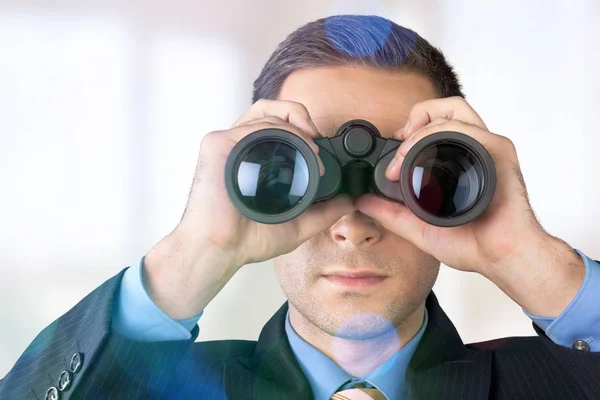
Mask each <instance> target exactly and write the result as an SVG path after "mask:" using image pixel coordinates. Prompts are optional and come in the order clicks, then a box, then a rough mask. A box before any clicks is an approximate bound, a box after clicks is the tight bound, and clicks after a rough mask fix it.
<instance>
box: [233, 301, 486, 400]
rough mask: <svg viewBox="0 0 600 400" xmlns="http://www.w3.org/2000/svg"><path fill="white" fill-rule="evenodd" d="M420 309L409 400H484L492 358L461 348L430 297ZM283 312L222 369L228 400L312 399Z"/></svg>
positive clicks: (410, 373) (457, 339)
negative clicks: (422, 325)
mask: <svg viewBox="0 0 600 400" xmlns="http://www.w3.org/2000/svg"><path fill="white" fill-rule="evenodd" d="M425 305H426V307H427V312H428V314H429V322H428V324H427V328H426V329H425V333H424V334H423V338H422V339H421V342H420V343H419V345H418V347H417V350H416V351H415V354H414V356H413V358H412V359H411V361H410V364H409V367H408V370H407V374H406V381H407V387H408V391H409V397H410V399H411V400H420V399H439V398H444V399H452V398H456V399H461V400H462V399H473V400H475V399H477V400H479V399H487V398H488V397H489V386H490V376H491V362H492V356H491V352H489V351H475V350H471V349H468V348H467V347H465V345H464V344H463V342H462V340H461V339H460V336H459V335H458V332H457V331H456V328H455V327H454V325H453V324H452V322H451V321H450V320H449V319H448V317H447V316H446V314H445V313H444V311H443V310H442V309H441V307H440V306H439V303H438V301H437V298H436V297H435V295H434V294H433V292H431V293H430V294H429V296H428V297H427V301H426V303H425ZM287 309H288V303H287V302H285V303H284V304H283V306H282V307H281V308H280V309H279V310H278V311H277V312H276V313H275V315H273V317H272V318H271V319H270V320H269V321H268V322H267V324H266V325H265V326H264V327H263V329H262V331H261V333H260V336H259V339H258V343H257V345H256V349H255V351H254V354H253V355H252V356H251V357H250V358H249V359H245V358H238V359H236V360H234V361H232V362H229V363H227V364H226V365H225V367H224V371H223V374H224V375H223V390H224V393H226V394H227V399H228V400H258V399H260V400H263V399H265V400H268V399H283V398H290V399H312V394H311V393H312V392H311V389H310V386H309V383H308V381H307V380H306V378H305V377H304V374H303V373H302V370H301V369H300V366H299V365H298V362H297V361H296V358H295V356H294V354H293V352H292V349H291V348H290V345H289V342H288V340H287V335H286V333H285V315H286V313H287Z"/></svg>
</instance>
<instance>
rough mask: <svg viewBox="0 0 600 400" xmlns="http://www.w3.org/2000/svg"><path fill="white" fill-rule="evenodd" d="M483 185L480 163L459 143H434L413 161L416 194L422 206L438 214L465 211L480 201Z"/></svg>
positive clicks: (457, 213)
mask: <svg viewBox="0 0 600 400" xmlns="http://www.w3.org/2000/svg"><path fill="white" fill-rule="evenodd" d="M483 187H484V185H483V170H482V167H481V165H480V163H479V162H478V160H477V159H476V158H475V157H474V155H473V153H472V152H471V151H468V150H467V149H466V148H465V147H462V146H460V145H458V144H456V143H453V144H451V145H450V144H447V143H441V144H437V145H435V144H434V145H432V146H430V147H428V148H426V149H424V150H423V151H422V152H421V153H420V154H419V155H418V156H417V157H416V159H415V161H414V163H413V167H412V191H413V195H414V196H415V198H416V200H417V203H418V204H419V206H421V207H422V208H423V209H424V210H425V211H426V212H428V213H430V214H432V215H434V216H436V217H440V218H453V217H456V216H459V215H461V214H464V213H465V212H467V211H468V210H469V209H471V208H472V207H473V206H474V205H475V204H476V203H477V200H478V198H479V194H480V191H481V190H482V188H483Z"/></svg>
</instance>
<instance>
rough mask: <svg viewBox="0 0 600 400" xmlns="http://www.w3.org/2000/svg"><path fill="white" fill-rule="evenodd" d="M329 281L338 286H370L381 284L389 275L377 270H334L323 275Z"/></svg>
mask: <svg viewBox="0 0 600 400" xmlns="http://www.w3.org/2000/svg"><path fill="white" fill-rule="evenodd" d="M323 278H325V280H327V281H328V282H330V283H332V284H334V285H337V286H348V287H353V288H368V287H372V286H376V285H377V284H380V283H381V282H383V281H384V280H385V279H387V276H385V275H382V274H380V273H378V272H375V271H348V270H340V271H332V272H328V273H326V274H324V275H323Z"/></svg>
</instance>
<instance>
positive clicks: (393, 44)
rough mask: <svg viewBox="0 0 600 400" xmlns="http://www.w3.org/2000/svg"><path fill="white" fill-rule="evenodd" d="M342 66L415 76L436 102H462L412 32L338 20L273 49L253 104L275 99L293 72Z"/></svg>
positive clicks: (430, 50) (376, 21) (377, 20)
mask: <svg viewBox="0 0 600 400" xmlns="http://www.w3.org/2000/svg"><path fill="white" fill-rule="evenodd" d="M346 65H347V66H359V67H370V68H375V69H382V70H388V71H410V72H416V73H419V74H421V75H423V76H425V77H427V78H428V79H429V80H430V81H431V83H432V84H433V86H434V88H435V90H436V91H437V93H438V95H439V96H440V97H450V96H461V97H465V96H464V94H463V93H462V90H461V84H460V82H459V80H458V77H457V75H456V73H455V72H454V69H453V68H452V66H451V65H450V64H449V63H448V61H447V60H446V58H445V57H444V55H443V54H442V52H441V51H440V50H439V49H437V48H435V47H433V46H432V45H431V44H429V42H428V41H427V40H425V39H423V38H422V37H421V36H419V35H418V34H417V33H416V32H414V31H412V30H410V29H408V28H404V27H402V26H400V25H398V24H396V23H394V22H392V21H390V20H388V19H385V18H382V17H377V16H366V15H337V16H333V17H327V18H322V19H319V20H316V21H313V22H309V23H308V24H306V25H304V26H302V27H300V28H298V29H297V30H296V31H294V32H292V33H291V34H290V35H289V36H288V37H287V38H286V39H285V40H284V41H283V42H281V43H280V44H279V46H277V48H276V49H275V52H274V53H273V54H272V55H271V57H270V58H269V60H268V61H267V63H266V64H265V66H264V67H263V69H262V71H261V73H260V76H259V77H258V78H257V79H256V80H255V81H254V93H253V96H252V102H253V103H254V102H256V101H257V100H258V99H276V98H277V96H278V94H279V91H280V90H281V86H282V84H283V82H284V81H285V79H286V78H287V77H288V76H289V75H290V74H291V73H292V72H294V71H296V70H299V69H303V68H317V67H334V66H346Z"/></svg>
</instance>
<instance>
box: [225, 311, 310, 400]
mask: <svg viewBox="0 0 600 400" xmlns="http://www.w3.org/2000/svg"><path fill="white" fill-rule="evenodd" d="M287 309H288V303H287V302H285V303H284V304H283V306H281V308H280V309H279V310H278V311H277V312H276V313H275V315H273V317H271V319H270V320H269V321H268V322H267V323H266V325H265V326H264V327H263V329H262V331H261V333H260V336H259V338H258V343H257V345H256V349H255V350H254V354H253V355H252V356H251V357H250V359H249V360H245V359H241V358H238V359H237V360H236V361H235V362H231V363H228V364H227V365H225V367H224V368H225V369H224V371H223V373H224V375H223V386H224V387H223V391H224V393H226V394H227V399H228V400H263V399H265V400H269V399H286V398H287V399H299V400H301V399H307V400H308V399H312V391H311V389H310V386H309V383H308V381H307V380H306V378H305V377H304V374H303V373H302V370H301V369H300V366H299V365H298V362H297V361H296V356H294V353H293V352H292V349H291V348H290V344H289V342H288V340H287V335H286V333H285V316H286V313H287Z"/></svg>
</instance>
